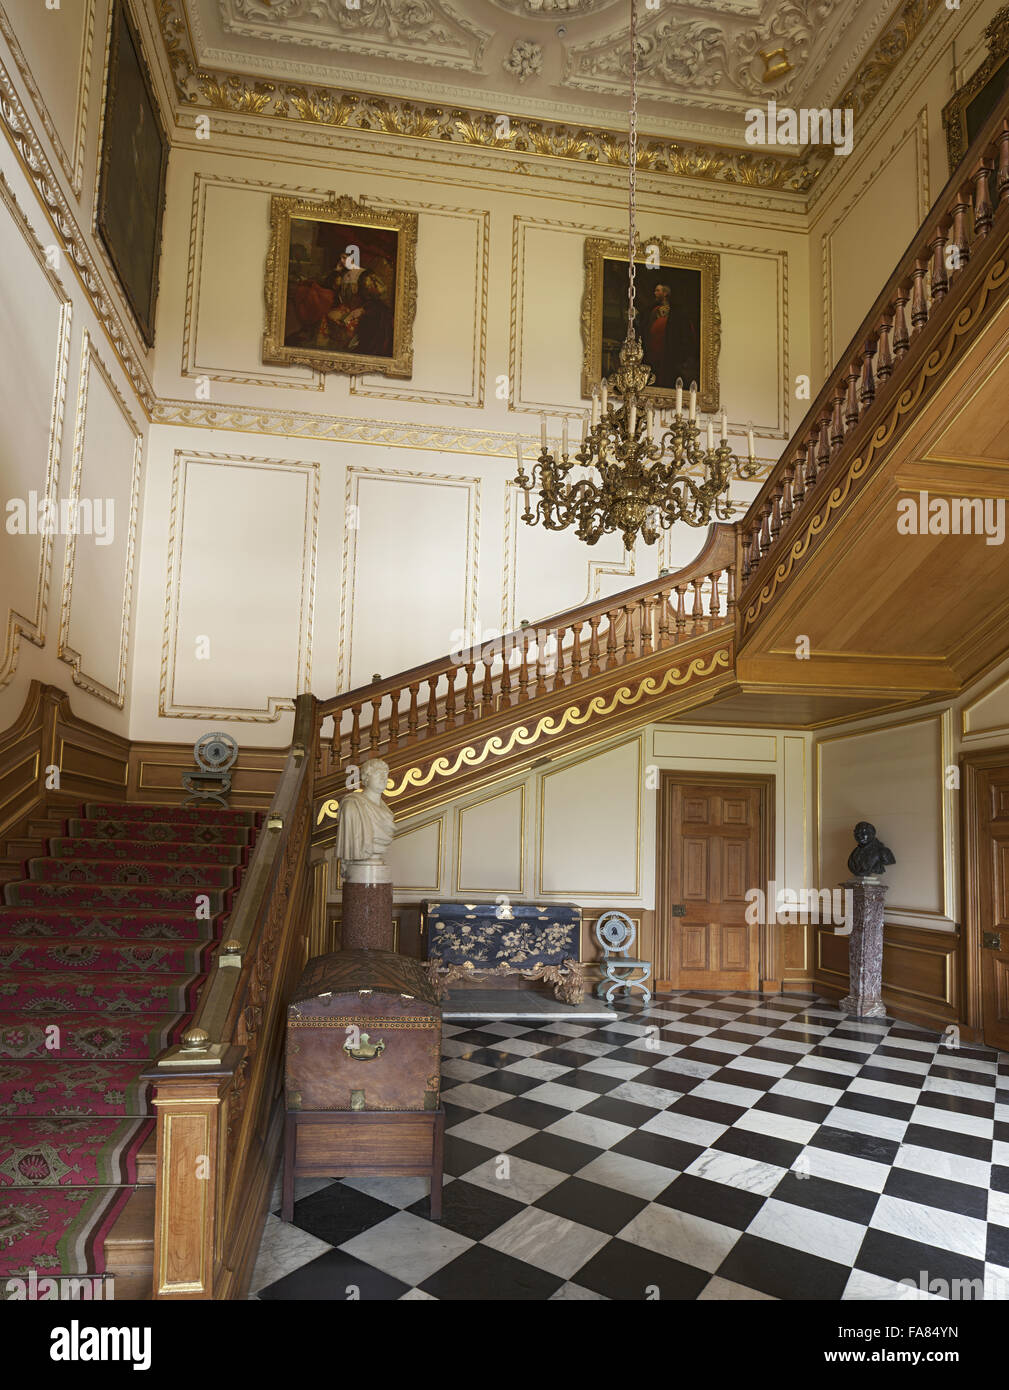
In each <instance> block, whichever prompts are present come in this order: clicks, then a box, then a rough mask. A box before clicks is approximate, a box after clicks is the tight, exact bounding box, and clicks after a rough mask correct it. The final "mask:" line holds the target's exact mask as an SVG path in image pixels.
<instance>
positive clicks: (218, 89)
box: [157, 0, 944, 195]
mask: <svg viewBox="0 0 1009 1390" xmlns="http://www.w3.org/2000/svg"><path fill="white" fill-rule="evenodd" d="M943 5H944V0H906V3H904V4H902V5H901V6H900V7H899V9H898V10H897V12H896V14H895V15H894V16H893V17H892V18H891V20H890V21H889V22H888V23H887V25H886V26H885V28H884V29H883V31H882V33H881V34H880V35H879V37H878V38H877V39H876V41H875V43H874V44H873V45H872V48H871V49H870V51H869V53H868V54H867V56H866V58H865V60H864V61H863V62H862V63H861V65H860V66H859V68H858V71H857V72H856V73H855V76H854V78H853V79H852V81H851V82H850V83H849V84H848V86H847V87H846V89H845V90H844V92H843V93H842V95H841V97H840V99H839V101H838V102H837V103H836V104H837V105H840V106H842V107H843V106H850V107H852V109H853V110H854V111H855V116H856V119H857V118H858V117H859V116H860V115H862V114H863V113H864V112H865V110H866V109H867V108H868V106H869V105H870V103H871V102H872V101H873V99H874V98H875V96H876V95H877V93H878V92H879V91H880V89H881V88H882V87H883V86H884V84H885V83H886V82H887V80H888V79H889V77H890V76H891V74H892V73H893V70H894V69H895V68H896V67H897V65H898V64H899V63H900V61H901V59H902V58H903V57H904V55H905V53H906V52H907V51H908V49H909V48H910V46H911V44H912V43H913V41H914V40H915V38H917V36H918V34H919V33H920V32H921V29H922V27H923V25H924V24H925V22H926V21H927V20H928V19H929V18H930V16H931V15H932V14H933V12H934V11H935V10H937V9H939V8H941V7H942V6H943ZM157 13H158V21H159V27H160V31H161V37H162V40H163V42H164V46H165V52H166V56H167V60H168V65H169V69H170V71H171V74H172V79H173V82H174V86H175V92H176V97H177V99H178V101H179V103H180V105H181V106H183V107H188V108H197V109H200V110H203V111H219V112H224V113H227V114H229V115H233V116H244V117H250V116H251V117H256V118H262V119H271V120H282V121H292V122H296V123H298V124H301V125H304V126H307V127H313V126H314V127H317V128H318V127H322V128H329V129H334V128H335V129H342V130H346V131H352V130H353V131H362V132H367V133H369V134H375V133H377V134H380V135H391V136H395V137H398V138H400V139H406V140H411V141H412V140H423V141H427V142H433V143H436V144H437V145H438V146H440V147H441V148H442V149H444V147H445V146H446V145H454V146H462V147H468V148H470V149H472V150H482V151H485V150H497V151H500V152H501V153H502V154H511V155H520V156H523V157H531V158H534V159H537V158H542V159H554V160H562V161H565V162H568V163H575V164H588V165H594V166H596V167H597V168H606V167H611V168H617V169H619V168H626V166H627V161H628V142H627V137H626V135H625V134H624V132H623V131H620V132H615V131H610V130H606V129H602V128H599V127H587V126H577V125H573V124H569V123H566V122H563V121H545V120H536V119H533V118H531V117H528V116H522V115H514V116H513V115H510V114H508V115H507V133H502V129H501V127H502V121H501V115H499V114H498V113H496V112H491V111H485V110H477V109H474V108H465V107H456V108H449V107H446V106H442V105H435V104H425V103H423V102H419V101H411V100H408V99H406V98H403V97H398V96H390V95H378V94H374V93H368V92H360V91H352V90H349V89H346V88H343V87H330V86H321V85H311V84H299V83H296V82H288V81H284V80H283V79H276V80H273V79H265V78H256V77H252V76H248V75H246V74H244V73H240V72H232V71H228V70H226V69H210V68H201V67H199V66H198V65H197V63H196V60H195V55H194V51H193V46H192V40H191V36H190V33H189V27H188V23H187V19H186V14H185V10H184V0H158V7H157ZM769 94H771V93H770V89H769ZM502 114H504V113H502ZM829 161H830V151H829V149H827V148H826V147H821V146H813V147H812V148H810V149H809V150H807V151H806V152H805V153H803V154H791V155H790V154H784V153H778V152H774V153H770V152H768V151H767V150H766V148H765V149H761V150H760V151H759V152H758V151H755V150H749V149H745V148H741V149H737V148H734V147H730V146H724V145H719V144H714V143H698V142H693V141H685V140H669V139H664V138H654V137H653V138H646V139H644V140H643V141H642V143H641V146H640V147H639V154H638V167H639V168H640V169H641V170H642V171H643V172H647V173H651V174H658V175H665V176H669V177H674V178H685V179H696V180H702V181H705V182H707V183H718V184H729V185H736V186H737V187H739V188H748V189H749V188H752V189H768V190H770V189H773V190H777V191H780V192H785V193H794V194H797V195H806V194H809V193H810V191H811V190H812V188H813V186H814V184H815V183H816V181H817V180H818V179H819V178H820V176H821V175H822V173H823V172H824V170H825V168H827V167H828V165H829Z"/></svg>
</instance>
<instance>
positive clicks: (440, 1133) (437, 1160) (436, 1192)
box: [431, 1110, 445, 1221]
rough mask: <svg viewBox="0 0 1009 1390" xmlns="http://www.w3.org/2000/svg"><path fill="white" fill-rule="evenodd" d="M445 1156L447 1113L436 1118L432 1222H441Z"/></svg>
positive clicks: (432, 1169) (432, 1167) (433, 1146)
mask: <svg viewBox="0 0 1009 1390" xmlns="http://www.w3.org/2000/svg"><path fill="white" fill-rule="evenodd" d="M444 1154H445V1112H444V1110H439V1111H438V1113H437V1114H436V1115H435V1117H434V1142H433V1144H432V1154H431V1220H432V1221H440V1220H441V1178H442V1167H443V1165H444Z"/></svg>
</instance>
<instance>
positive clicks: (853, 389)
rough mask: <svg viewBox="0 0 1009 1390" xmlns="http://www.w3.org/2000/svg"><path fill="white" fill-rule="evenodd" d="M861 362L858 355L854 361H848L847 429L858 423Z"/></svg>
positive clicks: (845, 414) (845, 410)
mask: <svg viewBox="0 0 1009 1390" xmlns="http://www.w3.org/2000/svg"><path fill="white" fill-rule="evenodd" d="M861 365H862V364H861V363H860V362H859V360H858V358H857V357H856V358H855V360H854V361H852V362H849V363H848V375H847V377H846V378H845V380H846V381H847V383H848V385H847V390H846V392H845V397H844V424H845V429H846V430H850V429H851V428H852V426H853V425H857V424H858V374H859V371H860V369H861Z"/></svg>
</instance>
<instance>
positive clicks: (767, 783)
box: [655, 768, 781, 994]
mask: <svg viewBox="0 0 1009 1390" xmlns="http://www.w3.org/2000/svg"><path fill="white" fill-rule="evenodd" d="M775 780H776V779H775V775H774V773H773V772H739V773H732V772H688V771H685V770H683V769H680V768H663V769H662V770H661V771H660V773H659V786H658V806H657V808H656V816H655V822H656V825H655V941H656V945H658V943H659V942H662V943H663V950H664V949H665V946H666V943H668V942H669V941H670V940H671V939H672V918H671V917H670V916H669V906H670V904H669V899H668V883H669V867H670V865H669V835H668V833H667V832H668V830H669V811H668V802H669V797H668V793H667V788H669V787H673V786H675V785H677V784H680V785H684V784H689V785H691V786H697V785H700V784H705V783H709V784H711V785H713V786H718V785H721V786H734V787H739V786H746V787H756V788H757V789H758V791H759V792H760V798H759V801H758V806H757V813H758V816H759V818H760V833H759V835H758V837H757V856H758V868H757V883H756V884H755V885H754V886H755V887H757V886H759V887H761V888H762V889H763V892H764V901H765V903H766V901H767V890H768V885H769V883H770V881H771V878H772V876H773V874H774V819H775V810H776V808H777V797H776V795H775ZM768 906H771V905H770V904H768ZM765 916H766V917H768V918H769V919H770V920H768V921H766V922H761V923H760V926H759V928H758V952H757V956H758V959H757V987H758V989H760V990H762V991H766V992H767V993H770V994H780V993H781V965H780V954H781V936H780V933H779V931H778V926H777V921H776V920H775V913H774V912H773V910H772V911H770V912H767V913H765ZM669 964H670V962H669V960H668V959H663V960H661V961H657V962H656V964H655V977H656V988H658V985H659V982H660V973H661V972H665V975H666V978H665V979H663V980H662V981H661V982H662V983H663V984H665V985H667V986H668V984H669V980H668V976H669V973H670V972H669Z"/></svg>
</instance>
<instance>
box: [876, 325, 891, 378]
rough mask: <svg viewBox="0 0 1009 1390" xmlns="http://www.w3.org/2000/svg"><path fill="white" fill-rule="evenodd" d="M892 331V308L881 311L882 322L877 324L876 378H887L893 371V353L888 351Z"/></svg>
mask: <svg viewBox="0 0 1009 1390" xmlns="http://www.w3.org/2000/svg"><path fill="white" fill-rule="evenodd" d="M892 332H893V310H892V309H885V310H884V311H883V322H882V323H881V324H880V326H879V349H878V351H877V353H876V380H877V381H879V382H880V383H882V382H884V381H886V380H887V378H888V377H889V376H890V374H891V373H892V372H893V353H892V352H891V351H890V334H891V333H892Z"/></svg>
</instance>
